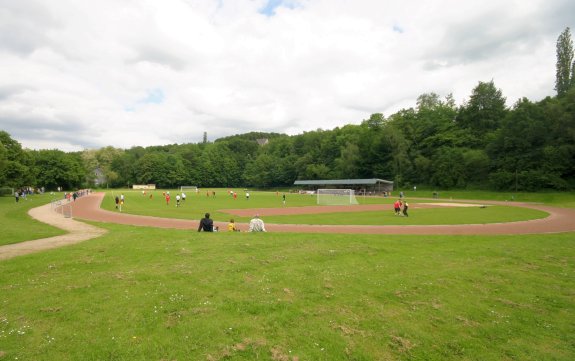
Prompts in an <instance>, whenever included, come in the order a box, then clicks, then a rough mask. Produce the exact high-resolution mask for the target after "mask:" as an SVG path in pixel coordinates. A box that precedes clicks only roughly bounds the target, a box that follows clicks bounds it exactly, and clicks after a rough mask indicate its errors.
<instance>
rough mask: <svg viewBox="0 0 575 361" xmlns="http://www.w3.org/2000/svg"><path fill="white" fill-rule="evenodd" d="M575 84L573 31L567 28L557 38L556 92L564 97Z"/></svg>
mask: <svg viewBox="0 0 575 361" xmlns="http://www.w3.org/2000/svg"><path fill="white" fill-rule="evenodd" d="M574 84H575V64H574V63H573V41H572V40H571V31H570V29H569V28H566V29H565V30H564V31H563V32H562V33H561V35H559V38H557V65H556V73H555V90H557V95H558V96H562V95H563V94H565V93H566V92H567V91H568V90H569V88H570V87H572V86H573V85H574Z"/></svg>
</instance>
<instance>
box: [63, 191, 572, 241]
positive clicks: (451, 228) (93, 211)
mask: <svg viewBox="0 0 575 361" xmlns="http://www.w3.org/2000/svg"><path fill="white" fill-rule="evenodd" d="M104 195H105V193H103V192H98V193H92V194H90V195H88V196H84V197H81V198H78V199H77V200H76V202H74V204H73V215H74V218H76V219H85V220H90V221H97V222H108V223H117V224H127V225H136V226H146V227H160V228H174V229H190V230H196V229H197V227H198V223H199V221H198V220H183V219H172V218H159V217H149V216H138V215H131V214H125V213H118V212H112V211H107V210H104V209H101V208H100V204H101V202H102V200H103V199H104ZM465 202H466V203H470V202H472V203H479V204H490V205H508V206H509V205H513V206H517V207H525V208H532V209H537V210H541V211H544V212H547V213H549V216H548V217H546V218H542V219H536V220H531V221H519V222H509V223H489V224H466V225H431V226H428V225H426V226H422V225H419V226H398V225H389V226H365V225H364V226H357V225H335V226H334V225H305V224H269V223H266V229H267V231H268V232H294V233H350V234H358V233H362V234H420V235H424V234H425V235H433V234H438V235H439V234H442V235H496V234H535V233H560V232H574V231H575V209H570V208H559V207H551V206H546V205H541V204H534V203H515V202H514V203H510V202H496V201H465ZM414 205H415V204H414ZM325 207H326V206H322V207H321V211H322V212H325V210H326V208H325ZM355 207H361V206H354V208H355ZM306 208H318V207H304V208H301V207H293V208H284V209H283V211H282V212H283V214H286V213H285V212H286V209H288V210H290V211H293V212H294V213H301V212H302V210H304V209H306ZM349 209H350V208H349V206H344V207H343V208H336V207H332V208H331V209H330V211H333V212H336V211H345V210H349ZM228 211H229V210H228ZM250 212H251V213H252V214H255V213H259V214H260V215H261V216H262V218H263V217H265V215H266V209H258V210H255V209H254V210H250ZM272 212H273V211H272ZM214 224H215V225H217V226H219V227H220V229H223V230H225V229H227V228H226V227H227V222H214ZM237 225H238V227H239V228H240V229H241V230H247V228H248V227H247V224H241V223H238V224H237Z"/></svg>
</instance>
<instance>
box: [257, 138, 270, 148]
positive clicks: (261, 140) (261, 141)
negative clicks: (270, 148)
mask: <svg viewBox="0 0 575 361" xmlns="http://www.w3.org/2000/svg"><path fill="white" fill-rule="evenodd" d="M256 142H257V143H258V144H259V146H260V147H263V146H264V145H266V144H268V143H269V139H268V138H260V139H256Z"/></svg>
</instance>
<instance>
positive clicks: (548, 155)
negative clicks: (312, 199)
mask: <svg viewBox="0 0 575 361" xmlns="http://www.w3.org/2000/svg"><path fill="white" fill-rule="evenodd" d="M574 58H575V53H574V49H573V42H572V40H571V33H570V29H569V28H566V29H565V31H563V32H562V33H561V35H560V36H559V38H558V40H557V63H556V81H555V90H556V91H557V95H556V96H554V97H547V98H545V99H543V100H541V101H538V102H532V101H530V100H529V99H526V98H523V99H519V100H517V101H516V102H515V104H513V105H512V106H511V107H508V106H507V105H506V104H507V102H506V98H505V96H504V95H503V93H502V91H501V90H500V89H498V88H497V87H496V85H495V84H494V82H493V81H489V82H479V83H478V85H477V86H476V87H475V88H474V89H472V91H471V95H470V96H469V99H467V100H466V101H465V102H464V103H463V104H462V105H459V106H457V105H456V104H455V101H454V100H453V97H452V96H451V95H448V96H447V97H445V98H441V97H440V96H439V95H437V94H435V93H426V94H422V95H420V96H419V97H418V98H417V102H416V106H415V107H414V108H409V109H403V110H401V111H399V112H397V113H395V114H392V115H390V116H388V117H386V116H384V115H383V114H381V113H376V114H372V115H371V116H370V117H369V119H364V120H363V121H361V123H360V124H350V125H346V126H343V127H341V128H340V127H337V128H335V129H331V130H322V129H318V130H315V131H310V132H304V133H303V134H298V135H291V136H290V135H286V134H277V133H259V132H252V133H247V134H239V135H234V136H230V137H225V138H220V139H217V140H216V141H214V142H208V141H207V137H206V136H205V135H204V140H203V142H201V143H188V144H172V145H161V146H160V145H159V146H151V147H132V148H130V149H119V148H114V147H111V146H108V147H104V148H101V149H93V150H85V151H83V152H72V153H66V152H63V151H60V150H56V149H52V150H28V149H23V148H22V146H21V145H20V143H18V141H16V140H14V139H13V138H12V137H11V136H10V134H8V133H7V132H6V131H2V130H0V188H2V187H11V188H20V187H23V186H32V187H44V188H45V189H47V190H54V189H56V188H57V187H63V188H64V189H75V188H82V187H94V186H101V187H129V186H130V185H133V184H156V186H157V187H159V188H173V187H179V186H182V185H190V186H199V187H257V188H271V187H289V186H292V185H293V183H294V181H295V180H316V179H353V178H381V179H385V180H391V181H394V184H395V187H396V188H397V187H400V188H403V187H410V186H412V185H418V186H426V185H427V186H431V187H437V188H442V189H453V188H472V189H492V190H515V191H536V190H542V189H554V190H572V189H575V62H574ZM308 121H309V122H310V123H313V118H310V119H308ZM262 139H266V140H267V142H266V143H265V144H264V142H258V140H262Z"/></svg>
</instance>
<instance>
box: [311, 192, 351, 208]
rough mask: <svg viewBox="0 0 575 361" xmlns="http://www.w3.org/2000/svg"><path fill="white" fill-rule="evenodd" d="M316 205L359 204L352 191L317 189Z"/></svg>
mask: <svg viewBox="0 0 575 361" xmlns="http://www.w3.org/2000/svg"><path fill="white" fill-rule="evenodd" d="M317 204H321V205H332V206H339V205H350V204H359V203H358V202H357V199H355V191H354V190H353V189H318V190H317Z"/></svg>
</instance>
